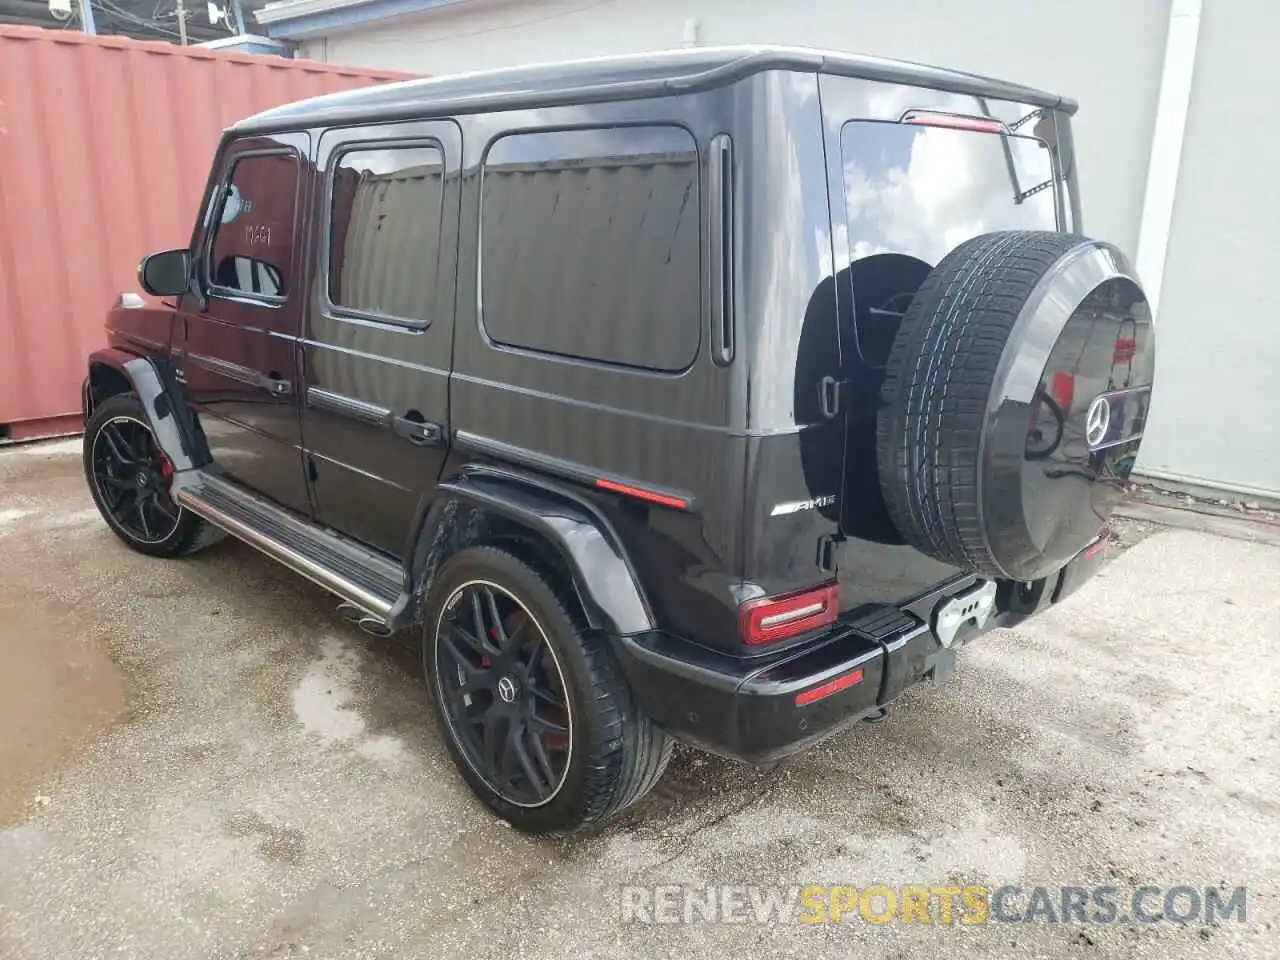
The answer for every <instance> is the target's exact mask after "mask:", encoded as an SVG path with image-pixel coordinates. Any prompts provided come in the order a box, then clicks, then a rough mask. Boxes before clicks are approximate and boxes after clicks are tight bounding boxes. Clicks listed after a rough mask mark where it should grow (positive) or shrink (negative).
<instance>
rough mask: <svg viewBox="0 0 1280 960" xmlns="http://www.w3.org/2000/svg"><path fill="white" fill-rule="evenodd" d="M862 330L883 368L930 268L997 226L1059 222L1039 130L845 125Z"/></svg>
mask: <svg viewBox="0 0 1280 960" xmlns="http://www.w3.org/2000/svg"><path fill="white" fill-rule="evenodd" d="M840 153H841V158H840V159H841V164H842V167H843V179H844V194H845V195H844V201H845V215H846V218H847V226H848V232H849V255H850V261H851V263H850V267H849V273H850V279H851V282H852V284H853V295H854V304H855V326H856V329H855V333H856V336H857V341H858V348H859V351H860V353H861V355H862V357H863V359H864V360H865V361H867V362H869V363H872V364H874V365H882V364H883V363H884V361H885V359H886V358H887V356H888V351H889V348H890V346H891V345H892V342H893V335H894V333H896V331H897V327H898V322H899V320H900V318H901V315H902V313H903V312H904V311H905V310H906V308H907V305H908V304H909V303H910V302H911V297H912V296H913V295H914V294H915V291H916V289H918V287H919V286H920V284H921V283H922V282H923V280H924V278H925V276H926V275H927V274H928V272H929V270H931V269H932V268H933V267H935V266H937V264H938V261H940V260H941V259H942V258H943V257H944V256H946V254H947V253H949V252H950V251H951V250H953V249H955V247H956V246H958V245H959V244H961V243H963V242H964V241H965V240H968V239H970V238H971V237H975V236H977V235H978V234H980V233H989V232H991V231H993V230H1054V229H1056V227H1057V218H1056V209H1057V207H1056V202H1055V201H1056V193H1055V191H1056V190H1057V184H1056V181H1055V180H1054V170H1053V163H1052V160H1051V157H1050V153H1049V150H1048V148H1047V147H1046V146H1045V144H1044V143H1043V142H1042V141H1040V140H1037V139H1035V138H1032V137H1026V136H1008V135H1000V134H996V133H990V132H979V131H974V130H963V129H955V128H952V127H944V126H926V125H917V124H911V123H886V122H878V121H870V120H866V121H864V120H857V121H852V122H849V123H846V124H845V125H844V127H843V128H842V129H841V132H840Z"/></svg>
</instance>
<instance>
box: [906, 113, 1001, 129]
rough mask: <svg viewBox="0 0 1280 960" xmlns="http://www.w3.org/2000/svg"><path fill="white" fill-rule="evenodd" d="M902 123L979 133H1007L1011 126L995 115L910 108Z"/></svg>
mask: <svg viewBox="0 0 1280 960" xmlns="http://www.w3.org/2000/svg"><path fill="white" fill-rule="evenodd" d="M900 122H901V123H916V124H919V125H921V126H924V127H949V128H950V129H952V130H974V131H976V132H978V133H1003V134H1007V133H1008V132H1009V128H1008V127H1006V126H1005V125H1004V124H1003V123H1002V122H1001V121H999V120H997V119H995V117H971V116H969V115H968V114H964V113H939V112H937V111H934V110H908V111H907V112H906V113H904V114H903V115H902V119H901V120H900Z"/></svg>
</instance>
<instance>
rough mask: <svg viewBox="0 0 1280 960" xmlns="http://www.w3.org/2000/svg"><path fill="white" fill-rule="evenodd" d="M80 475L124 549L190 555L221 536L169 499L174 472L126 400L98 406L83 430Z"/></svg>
mask: <svg viewBox="0 0 1280 960" xmlns="http://www.w3.org/2000/svg"><path fill="white" fill-rule="evenodd" d="M83 459H84V475H85V480H87V481H88V484H89V492H90V494H92V495H93V501H94V503H95V504H96V505H97V507H98V512H99V513H101V514H102V518H103V519H104V520H106V521H107V526H109V527H110V528H111V531H112V532H113V533H114V534H115V535H116V536H117V537H119V538H120V539H121V540H123V541H124V542H125V543H126V544H127V545H128V546H129V547H130V548H132V549H134V550H137V551H138V552H139V553H145V554H148V555H149V556H153V557H177V556H184V555H186V554H190V553H194V552H195V551H197V550H200V549H202V548H204V547H206V546H208V545H209V544H211V543H214V542H215V541H217V540H219V539H221V537H222V531H221V530H219V529H218V528H217V527H215V526H213V525H212V524H210V523H206V522H205V521H204V520H203V519H201V518H200V517H198V516H196V515H195V514H194V513H192V512H191V511H190V510H184V509H183V508H182V507H180V506H178V504H177V503H175V502H174V499H173V480H174V468H173V463H172V461H170V459H169V458H168V457H167V456H165V453H164V451H163V450H162V449H161V447H160V444H159V443H158V442H157V440H156V438H155V435H154V434H153V433H152V432H151V428H150V426H148V424H147V415H146V413H145V412H144V411H143V408H142V404H141V403H140V402H139V401H138V398H137V397H135V396H133V395H132V394H117V395H116V396H114V397H107V398H106V399H105V400H103V401H102V402H101V403H99V404H98V405H97V406H96V407H95V408H94V410H93V413H92V414H91V415H90V416H89V422H88V423H86V424H85V428H84V457H83Z"/></svg>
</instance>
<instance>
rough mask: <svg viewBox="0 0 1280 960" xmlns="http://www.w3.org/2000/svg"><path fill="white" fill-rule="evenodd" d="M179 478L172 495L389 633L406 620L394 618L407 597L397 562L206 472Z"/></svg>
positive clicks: (406, 603) (199, 471)
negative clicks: (363, 614) (337, 597)
mask: <svg viewBox="0 0 1280 960" xmlns="http://www.w3.org/2000/svg"><path fill="white" fill-rule="evenodd" d="M175 479H176V482H175V483H174V490H173V495H174V499H175V500H177V502H178V503H179V504H181V505H182V506H183V507H185V508H186V509H188V510H190V511H191V512H192V513H194V514H196V515H198V516H200V517H203V518H204V519H205V520H208V521H209V522H210V523H212V524H214V525H215V526H217V527H220V528H222V529H223V530H225V531H227V533H229V534H231V535H232V536H234V537H238V538H239V539H241V540H243V541H245V543H247V544H249V545H250V546H252V547H256V548H257V549H258V550H261V551H262V552H263V553H265V554H266V555H267V556H269V557H271V558H272V559H273V560H278V561H279V562H280V563H283V564H284V565H285V566H287V567H289V568H290V569H292V570H294V571H295V572H297V573H300V574H302V576H304V577H306V578H307V579H308V580H310V581H312V582H313V583H316V584H318V585H319V586H321V587H324V588H325V589H326V590H328V591H329V592H330V593H333V594H336V595H337V596H339V597H341V598H342V599H343V600H345V601H346V602H347V603H348V604H351V605H352V606H355V607H357V608H359V609H360V610H362V611H364V613H366V614H368V616H369V617H370V618H372V619H374V620H376V621H379V622H380V623H381V624H383V625H384V626H385V627H386V631H387V632H390V631H391V630H393V629H395V628H396V627H397V626H400V625H402V624H398V623H396V621H397V620H398V619H399V615H400V614H401V613H402V612H403V611H405V610H407V609H408V599H409V598H408V594H407V593H406V592H405V588H404V570H403V568H402V567H401V566H400V565H399V564H397V563H395V562H394V561H392V560H389V559H388V558H387V557H385V556H383V555H382V554H379V553H375V552H374V551H372V550H369V549H368V548H367V547H364V546H362V545H361V544H359V543H357V542H355V541H354V540H351V539H349V538H347V537H344V536H342V535H341V534H337V533H334V532H333V531H332V530H328V529H326V528H324V527H321V526H318V525H317V524H314V523H312V522H311V521H309V520H304V519H303V518H301V517H298V516H295V515H294V514H292V513H290V512H288V511H286V510H283V509H281V508H280V507H278V506H276V505H275V504H273V503H271V502H270V501H268V500H265V499H263V498H262V497H259V496H257V495H255V494H252V493H250V492H249V491H247V490H245V489H244V488H243V487H241V486H239V485H238V484H235V483H231V482H228V481H227V480H225V479H223V478H221V477H219V476H217V475H215V474H211V473H209V472H208V471H205V470H190V471H186V472H184V473H181V474H179V475H178V476H177V478H175Z"/></svg>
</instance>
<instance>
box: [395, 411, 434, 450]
mask: <svg viewBox="0 0 1280 960" xmlns="http://www.w3.org/2000/svg"><path fill="white" fill-rule="evenodd" d="M391 429H392V430H393V431H394V432H395V435H396V436H397V437H399V438H400V439H402V440H408V441H409V442H410V443H412V444H414V445H415V446H419V447H427V446H435V445H436V444H438V443H439V442H440V439H441V437H443V436H444V431H443V429H441V427H440V424H438V423H430V422H427V421H423V420H417V419H410V418H409V417H396V418H395V419H394V420H392V421H391Z"/></svg>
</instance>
